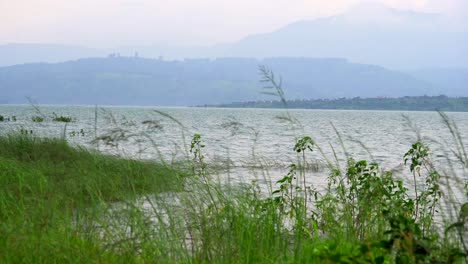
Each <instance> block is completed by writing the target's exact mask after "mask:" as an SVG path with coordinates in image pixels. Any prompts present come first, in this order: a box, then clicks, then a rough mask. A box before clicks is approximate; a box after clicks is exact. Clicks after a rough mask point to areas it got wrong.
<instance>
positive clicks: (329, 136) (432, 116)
mask: <svg viewBox="0 0 468 264" xmlns="http://www.w3.org/2000/svg"><path fill="white" fill-rule="evenodd" d="M38 111H40V112H41V113H38ZM54 113H56V114H57V115H63V116H70V117H72V118H73V120H74V121H73V122H71V123H68V124H65V123H60V122H54V121H52V117H53V115H54ZM0 115H3V116H5V117H11V116H16V118H17V121H15V122H12V121H10V122H1V123H0V133H1V134H5V133H9V132H14V131H20V130H21V129H24V130H28V131H30V130H32V131H33V134H35V135H40V136H49V137H62V136H64V135H65V136H66V138H67V139H68V140H69V141H70V142H72V143H73V144H78V145H84V146H87V147H89V148H98V149H99V150H101V151H104V152H108V153H114V154H115V153H118V154H120V155H125V156H128V157H131V158H138V159H149V160H153V159H154V160H160V159H161V158H163V159H165V160H167V161H177V160H182V159H184V158H190V157H191V156H190V153H189V151H188V150H189V148H190V141H191V138H192V136H193V134H194V133H198V134H201V136H202V140H203V142H204V144H205V145H206V147H205V148H204V149H203V151H204V154H205V156H206V160H207V162H208V163H213V164H219V165H221V166H222V167H224V168H226V167H227V166H228V165H229V167H230V168H231V169H230V170H229V173H228V174H229V176H230V177H231V180H234V181H239V182H245V181H250V180H252V179H254V178H255V177H258V174H256V173H251V172H252V171H253V168H254V165H258V164H267V165H268V167H269V172H268V177H272V178H273V180H275V179H277V178H278V177H280V176H281V175H283V173H284V171H285V168H286V166H287V165H289V164H290V163H291V162H295V161H297V155H296V153H295V152H294V151H293V146H294V144H295V140H296V138H298V137H302V136H310V137H312V139H313V140H314V141H315V142H316V143H317V145H318V146H319V147H320V149H321V150H322V153H321V152H320V151H318V150H317V149H315V151H314V152H312V153H310V154H309V153H307V159H308V162H309V163H311V164H325V163H326V160H327V159H328V160H329V161H331V162H332V163H333V164H338V165H339V166H342V167H344V164H345V161H346V155H345V151H344V150H346V152H347V154H348V155H349V156H352V157H354V158H355V159H356V160H358V159H367V160H372V161H377V162H379V163H380V164H381V166H382V167H383V168H384V169H386V170H396V171H400V172H401V171H402V168H403V166H402V163H403V155H404V153H405V152H406V151H407V150H408V149H409V148H410V147H411V144H413V143H415V142H416V141H417V138H418V136H417V132H416V131H419V133H420V136H421V137H422V139H423V141H425V142H426V143H427V144H429V146H430V147H431V152H432V155H433V158H434V159H435V160H436V162H437V163H439V165H441V166H442V167H443V166H444V164H445V165H446V164H447V161H446V157H450V158H451V160H455V157H454V155H453V153H452V150H456V145H455V144H454V140H453V137H452V135H451V134H450V130H449V129H448V127H447V126H446V125H445V124H444V123H443V122H442V118H441V117H440V115H439V114H438V113H437V112H397V111H341V110H337V111H330V110H289V111H285V110H282V109H214V108H155V107H153V108H152V107H98V108H95V107H86V106H39V107H38V109H35V108H34V107H32V106H29V105H21V106H19V105H1V106H0ZM36 115H43V116H45V117H46V120H45V121H44V122H41V123H35V122H32V120H31V118H32V117H33V116H36ZM447 115H448V116H449V117H450V118H451V119H452V120H453V121H454V122H455V124H456V125H457V127H458V131H459V133H460V135H461V137H462V139H463V142H465V143H464V148H465V149H468V145H467V142H468V139H467V136H468V135H467V132H468V113H447ZM288 118H289V119H291V118H292V119H294V121H291V120H287V119H288ZM335 129H336V130H335ZM105 135H113V136H114V137H115V138H116V139H117V138H119V137H120V139H119V140H118V141H116V142H108V143H114V144H113V146H111V144H105V142H104V141H101V142H99V143H98V144H96V142H93V139H94V138H95V136H98V137H103V136H105ZM340 138H341V141H342V142H343V144H341V143H340ZM452 166H453V165H452ZM455 167H456V168H455V172H456V173H457V174H460V175H462V176H464V177H466V175H467V174H466V172H465V170H464V169H463V168H462V167H457V166H455ZM221 174H225V172H223V173H221ZM254 174H255V177H254V176H252V175H254ZM315 174H316V175H317V178H314V179H312V180H311V181H312V182H313V183H314V184H318V185H322V184H323V183H324V179H325V178H324V177H326V173H325V174H324V173H323V171H320V170H319V171H318V172H315ZM263 177H265V175H263ZM264 180H267V179H264Z"/></svg>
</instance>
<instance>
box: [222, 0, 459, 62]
mask: <svg viewBox="0 0 468 264" xmlns="http://www.w3.org/2000/svg"><path fill="white" fill-rule="evenodd" d="M224 48H225V51H224V52H225V54H229V55H230V56H256V57H269V56H307V57H330V56H331V57H343V58H348V59H350V60H351V61H354V62H360V63H370V64H377V65H383V66H385V67H388V68H392V69H403V68H425V67H468V31H463V29H458V30H452V29H449V28H447V27H445V26H444V23H443V22H442V21H441V18H440V17H439V16H437V15H434V14H425V13H417V12H411V11H402V10H396V9H392V8H387V7H385V6H382V5H375V4H366V5H361V6H357V7H356V8H354V9H351V10H349V11H348V12H346V13H344V14H342V15H338V16H334V17H327V18H320V19H315V20H303V21H298V22H296V23H292V24H289V25H287V26H285V27H284V28H281V29H279V30H277V31H274V32H271V33H267V34H259V35H254V36H249V37H247V38H245V39H243V40H241V41H239V42H237V43H234V44H231V45H227V46H225V47H224Z"/></svg>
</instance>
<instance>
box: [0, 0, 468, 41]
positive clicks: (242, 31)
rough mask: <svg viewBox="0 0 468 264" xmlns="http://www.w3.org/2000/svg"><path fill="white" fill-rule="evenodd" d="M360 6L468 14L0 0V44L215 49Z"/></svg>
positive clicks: (158, 0) (240, 2)
mask: <svg viewBox="0 0 468 264" xmlns="http://www.w3.org/2000/svg"><path fill="white" fill-rule="evenodd" d="M362 2H372V3H374V2H379V3H384V4H386V5H389V6H391V7H395V8H400V9H411V10H416V11H425V12H435V13H440V14H443V15H445V16H447V17H450V18H451V19H453V21H455V22H454V23H455V24H456V23H461V22H460V21H463V20H464V19H465V18H466V17H467V13H468V0H365V1H362V0H0V44H5V43H12V42H14V43H18V42H22V43H23V42H26V43H30V42H34V43H60V44H78V45H84V46H88V47H116V46H127V45H140V46H144V45H153V44H168V45H178V46H189V45H212V44H217V43H225V42H232V41H236V40H238V39H240V38H242V37H245V36H247V35H250V34H255V33H263V32H269V31H273V30H275V29H278V28H279V27H281V26H284V25H286V24H288V23H291V22H294V21H297V20H300V19H310V18H316V17H322V16H330V15H335V14H339V13H342V12H344V11H345V10H347V9H348V8H350V7H351V6H353V5H356V4H359V3H362Z"/></svg>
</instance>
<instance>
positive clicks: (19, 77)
mask: <svg viewBox="0 0 468 264" xmlns="http://www.w3.org/2000/svg"><path fill="white" fill-rule="evenodd" d="M259 65H266V66H267V67H269V68H270V69H272V70H273V71H274V72H275V73H276V74H277V76H281V77H282V80H283V89H284V91H285V93H286V97H287V98H288V99H303V98H305V99H319V98H342V97H347V98H352V97H358V96H360V97H400V96H417V95H440V94H445V95H448V96H468V89H465V88H464V87H466V86H464V85H465V84H466V82H465V81H464V79H462V80H461V82H460V84H459V86H456V87H455V88H456V89H452V90H451V89H450V87H451V86H450V82H451V81H453V79H454V78H455V77H459V75H458V74H455V77H454V76H451V75H450V74H449V73H450V72H449V73H447V74H446V76H444V75H441V77H440V78H436V77H434V76H435V75H436V74H434V72H424V71H422V72H419V71H418V72H415V73H414V74H415V75H411V74H409V73H404V72H399V71H393V70H388V69H386V68H383V67H380V66H375V65H369V64H356V63H351V62H349V61H347V60H345V59H339V58H327V59H314V58H286V57H285V58H267V59H262V60H258V59H254V58H250V59H249V58H223V59H216V60H210V59H186V60H184V61H166V60H160V59H144V58H138V57H119V56H113V57H108V58H88V59H79V60H75V61H68V62H63V63H32V64H22V65H14V66H9V67H0V92H1V97H0V99H1V100H2V101H3V102H8V103H27V99H26V97H31V98H32V99H35V100H36V101H37V102H39V103H46V104H86V105H94V104H98V105H169V106H177V105H179V106H187V105H203V104H219V103H229V102H233V101H249V100H265V99H277V98H271V97H269V96H267V95H265V94H262V92H263V91H264V90H263V89H262V87H263V85H264V84H262V83H260V82H259V80H260V79H261V78H262V76H261V75H259V70H258V67H259ZM464 73H466V72H465V71H461V74H464ZM416 76H420V77H416ZM465 76H466V75H465ZM464 78H465V79H466V77H464Z"/></svg>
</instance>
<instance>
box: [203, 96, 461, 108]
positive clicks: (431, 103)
mask: <svg viewBox="0 0 468 264" xmlns="http://www.w3.org/2000/svg"><path fill="white" fill-rule="evenodd" d="M204 107H225V108H284V107H287V108H290V109H343V110H407V111H435V110H440V111H453V112H468V97H457V98H450V97H447V96H444V95H440V96H405V97H400V98H360V97H355V98H349V99H347V98H340V99H333V100H327V99H319V100H288V101H287V102H286V105H285V104H284V103H282V102H280V101H250V102H238V103H230V104H221V105H211V106H209V105H204Z"/></svg>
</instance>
